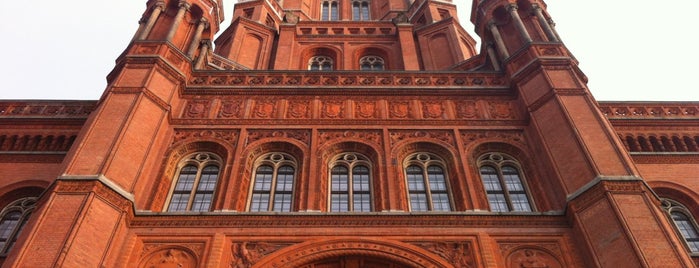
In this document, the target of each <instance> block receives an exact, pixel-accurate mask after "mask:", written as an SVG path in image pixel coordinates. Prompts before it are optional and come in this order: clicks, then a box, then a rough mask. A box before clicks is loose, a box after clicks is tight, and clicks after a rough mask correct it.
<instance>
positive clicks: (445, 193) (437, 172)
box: [405, 153, 451, 211]
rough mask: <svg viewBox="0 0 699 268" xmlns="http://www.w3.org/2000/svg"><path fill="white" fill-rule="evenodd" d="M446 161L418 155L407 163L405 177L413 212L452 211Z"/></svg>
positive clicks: (411, 157)
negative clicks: (445, 170) (445, 167)
mask: <svg viewBox="0 0 699 268" xmlns="http://www.w3.org/2000/svg"><path fill="white" fill-rule="evenodd" d="M444 166H445V165H444V161H442V160H441V159H439V157H437V156H436V155H433V154H429V153H417V154H414V155H411V156H410V157H408V160H407V161H406V168H405V177H406V179H407V185H408V199H409V200H410V210H411V211H451V198H450V194H449V187H448V182H447V176H446V173H445V172H444Z"/></svg>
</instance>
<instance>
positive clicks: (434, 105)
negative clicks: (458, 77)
mask: <svg viewBox="0 0 699 268" xmlns="http://www.w3.org/2000/svg"><path fill="white" fill-rule="evenodd" d="M445 110H446V108H445V105H444V102H441V101H423V102H422V114H423V116H422V117H423V118H425V119H443V118H446V116H445V114H444V112H445Z"/></svg>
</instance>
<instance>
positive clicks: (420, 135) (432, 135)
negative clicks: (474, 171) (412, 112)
mask: <svg viewBox="0 0 699 268" xmlns="http://www.w3.org/2000/svg"><path fill="white" fill-rule="evenodd" d="M390 137H391V145H395V144H396V143H398V142H401V141H403V140H409V139H420V140H425V139H432V140H438V141H441V142H443V143H446V144H449V145H454V133H453V132H451V131H445V130H417V131H415V130H392V131H391V133H390Z"/></svg>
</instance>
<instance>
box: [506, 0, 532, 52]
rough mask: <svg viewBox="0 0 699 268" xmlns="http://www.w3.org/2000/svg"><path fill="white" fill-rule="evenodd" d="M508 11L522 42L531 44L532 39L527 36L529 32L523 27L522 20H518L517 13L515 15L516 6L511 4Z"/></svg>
mask: <svg viewBox="0 0 699 268" xmlns="http://www.w3.org/2000/svg"><path fill="white" fill-rule="evenodd" d="M509 11H510V16H511V17H512V21H514V23H515V26H516V27H517V30H518V31H519V33H520V34H521V35H522V37H523V38H524V41H525V42H527V43H531V42H532V37H531V36H529V32H527V28H526V27H524V23H523V22H522V18H520V17H519V13H517V5H516V4H511V5H510V8H509Z"/></svg>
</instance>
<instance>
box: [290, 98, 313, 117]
mask: <svg viewBox="0 0 699 268" xmlns="http://www.w3.org/2000/svg"><path fill="white" fill-rule="evenodd" d="M310 107H311V102H310V101H289V109H288V110H287V112H286V115H287V117H288V118H297V119H306V118H310V117H311V109H310Z"/></svg>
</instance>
